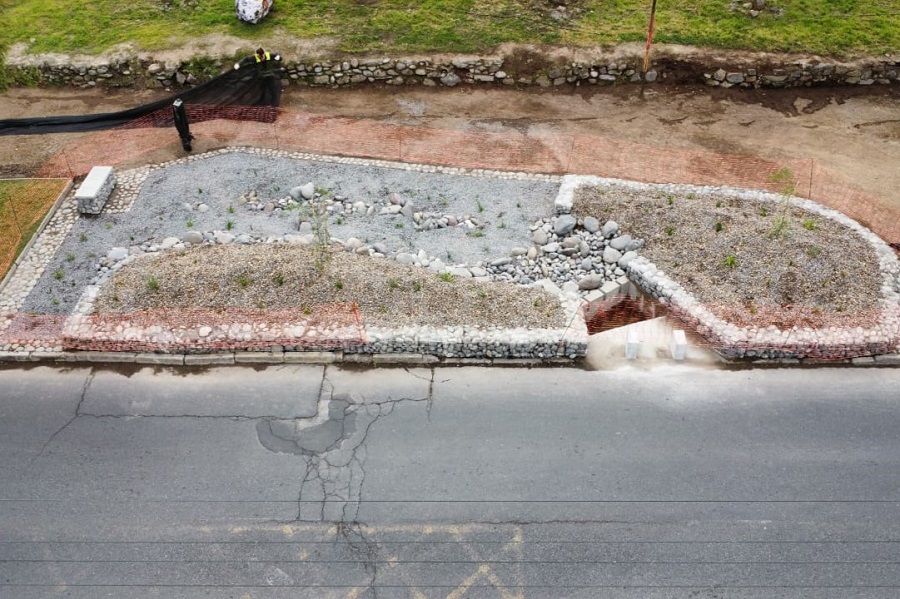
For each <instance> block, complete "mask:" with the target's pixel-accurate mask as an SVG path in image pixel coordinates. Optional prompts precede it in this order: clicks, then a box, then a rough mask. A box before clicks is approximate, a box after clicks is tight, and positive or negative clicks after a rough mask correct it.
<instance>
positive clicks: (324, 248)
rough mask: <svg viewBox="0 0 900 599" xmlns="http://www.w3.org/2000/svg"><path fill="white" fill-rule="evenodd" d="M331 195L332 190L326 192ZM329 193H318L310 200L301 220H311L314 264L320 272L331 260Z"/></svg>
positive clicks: (323, 270)
mask: <svg viewBox="0 0 900 599" xmlns="http://www.w3.org/2000/svg"><path fill="white" fill-rule="evenodd" d="M325 193H326V194H328V195H330V193H331V192H325ZM328 195H317V197H315V198H313V199H311V200H309V203H308V204H307V205H306V206H304V209H303V211H302V212H301V217H300V221H301V222H302V221H303V219H304V218H305V219H307V220H309V223H310V225H312V230H313V238H314V242H313V264H315V267H316V271H318V273H319V274H322V273H323V272H325V269H326V268H327V267H328V263H329V262H330V261H331V233H329V231H328V209H327V206H328Z"/></svg>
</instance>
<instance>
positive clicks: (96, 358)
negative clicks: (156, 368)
mask: <svg viewBox="0 0 900 599" xmlns="http://www.w3.org/2000/svg"><path fill="white" fill-rule="evenodd" d="M75 355H76V356H77V358H76V359H77V360H79V361H81V362H93V363H100V364H121V363H134V361H135V358H136V357H137V354H136V353H135V352H118V351H81V352H78V353H76V354H75Z"/></svg>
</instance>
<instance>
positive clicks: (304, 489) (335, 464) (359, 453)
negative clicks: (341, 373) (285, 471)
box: [256, 368, 435, 598]
mask: <svg viewBox="0 0 900 599" xmlns="http://www.w3.org/2000/svg"><path fill="white" fill-rule="evenodd" d="M407 373H408V374H410V375H412V376H414V377H416V378H419V379H422V380H425V381H427V382H428V392H427V396H426V397H421V398H411V397H401V398H397V399H394V398H392V397H390V396H389V397H388V398H387V399H385V400H379V401H376V400H371V399H368V398H366V397H365V396H363V395H360V394H356V393H335V389H334V385H333V384H332V383H331V381H330V380H329V379H328V370H327V368H326V369H325V370H324V371H323V376H322V384H321V386H320V392H319V401H318V404H317V412H316V415H315V416H313V417H310V418H293V419H284V418H261V419H258V420H257V424H256V431H257V436H258V438H259V442H260V444H261V445H262V446H263V447H265V448H266V449H268V450H269V451H272V452H275V453H289V454H294V455H297V456H298V457H300V458H301V459H302V460H303V467H302V478H301V481H300V489H299V491H298V493H297V512H296V516H295V517H294V519H293V520H291V521H288V522H279V524H296V523H298V522H329V523H335V524H336V528H335V530H336V533H335V534H336V540H342V541H344V542H345V543H346V544H347V546H348V548H349V549H350V551H352V552H353V553H354V554H355V555H356V556H357V557H358V559H359V562H360V563H362V565H363V568H364V571H365V574H366V575H367V577H368V583H367V590H370V591H371V593H372V595H371V596H372V597H375V598H377V597H378V588H377V585H376V583H377V579H378V574H379V572H378V554H379V547H378V544H377V543H376V542H375V541H374V540H372V539H370V537H369V536H368V535H367V532H366V524H365V523H364V522H361V521H360V520H359V509H360V503H361V500H362V492H363V488H364V486H365V481H366V470H365V461H366V458H367V454H368V451H367V446H366V443H367V442H368V438H369V432H370V431H371V430H372V427H373V426H374V425H375V423H376V422H378V421H379V420H380V419H381V418H383V417H385V416H389V415H390V414H391V413H392V412H393V411H394V408H395V407H396V406H397V405H398V404H400V403H403V402H424V403H425V404H426V409H427V411H428V421H429V422H431V407H432V405H433V391H434V376H435V375H434V370H433V369H432V370H431V376H430V377H428V378H425V377H422V376H419V375H417V374H415V373H412V372H409V371H408V370H407Z"/></svg>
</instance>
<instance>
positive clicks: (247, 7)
mask: <svg viewBox="0 0 900 599" xmlns="http://www.w3.org/2000/svg"><path fill="white" fill-rule="evenodd" d="M273 4H275V0H234V11H235V12H236V13H237V18H238V19H240V20H241V21H246V22H248V23H253V24H254V25H256V24H257V23H259V22H260V21H262V20H263V17H265V16H266V15H267V14H269V11H270V10H272V5H273Z"/></svg>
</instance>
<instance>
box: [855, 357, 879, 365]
mask: <svg viewBox="0 0 900 599" xmlns="http://www.w3.org/2000/svg"><path fill="white" fill-rule="evenodd" d="M850 363H851V364H853V365H854V366H873V365H874V364H875V358H873V357H872V356H863V357H860V358H852V359H851V360H850Z"/></svg>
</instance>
